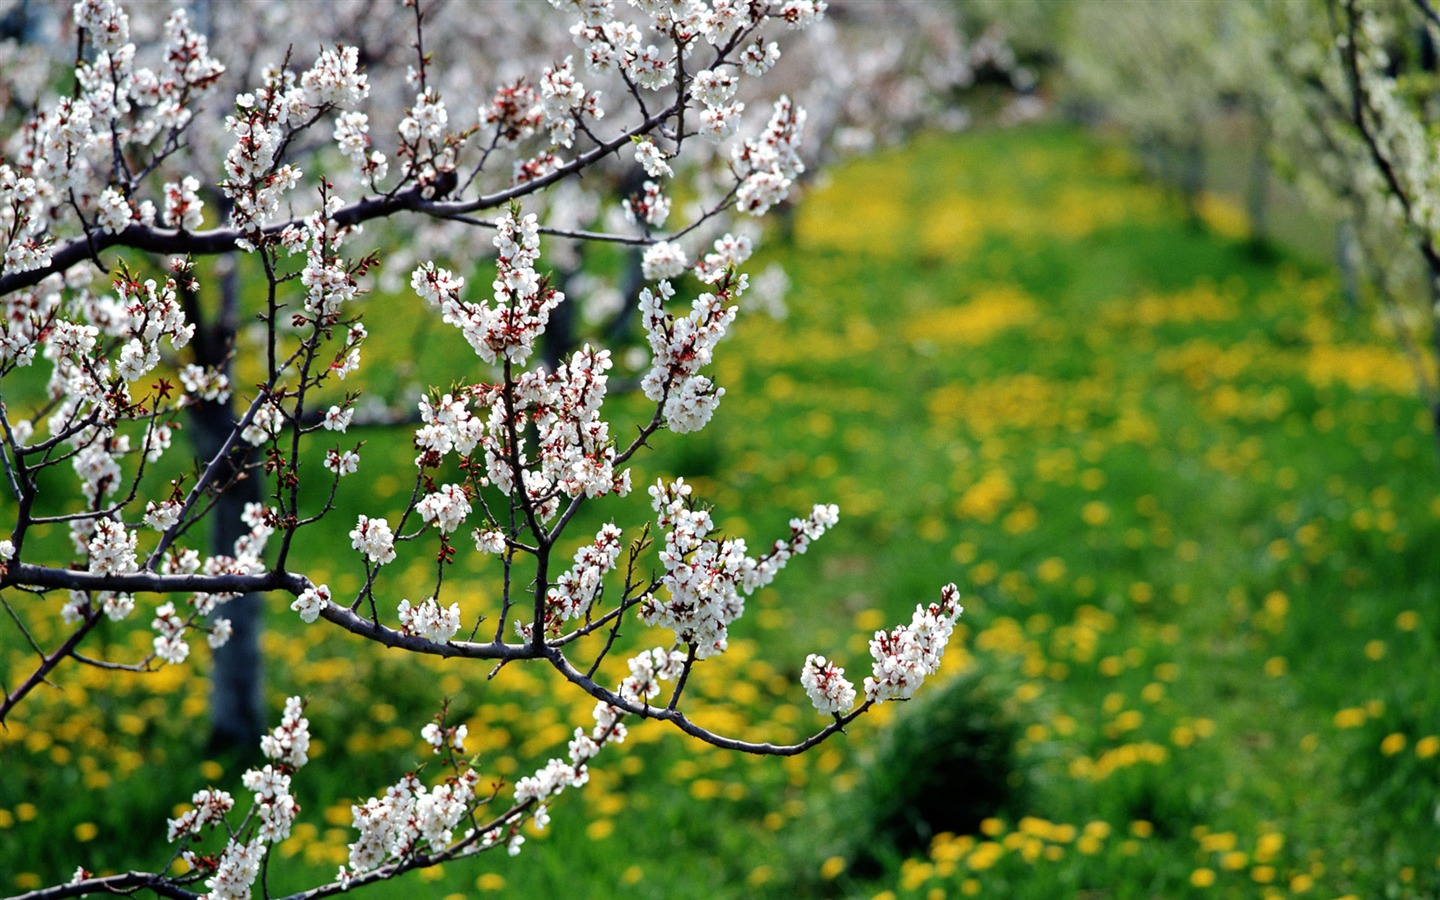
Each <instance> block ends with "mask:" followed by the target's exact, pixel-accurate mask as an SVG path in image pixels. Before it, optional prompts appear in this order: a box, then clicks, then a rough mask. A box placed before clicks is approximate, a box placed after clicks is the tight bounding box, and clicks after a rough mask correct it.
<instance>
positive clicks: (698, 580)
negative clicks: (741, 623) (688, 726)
mask: <svg viewBox="0 0 1440 900" xmlns="http://www.w3.org/2000/svg"><path fill="white" fill-rule="evenodd" d="M691 494H692V489H691V486H690V485H688V484H686V483H685V481H684V479H676V480H675V481H674V482H671V483H669V484H666V483H665V482H664V481H659V482H656V483H655V484H654V485H652V486H651V488H650V497H651V505H652V506H653V507H654V509H655V511H656V512H657V513H658V514H659V516H658V522H659V524H660V527H662V528H665V529H667V531H666V534H665V549H664V550H662V551H661V553H660V561H661V563H662V564H663V565H664V566H665V576H664V578H663V579H662V584H663V586H664V588H665V591H666V593H668V594H669V599H668V600H662V599H661V598H660V597H658V596H656V595H654V594H651V595H649V596H647V597H646V598H645V599H644V600H643V601H642V602H641V604H640V616H641V618H642V619H643V620H644V621H645V622H646V623H648V624H651V625H661V626H664V627H666V628H671V629H673V630H674V631H675V639H676V641H678V642H679V643H681V644H687V645H694V647H695V655H696V657H697V658H701V659H703V658H705V657H709V656H713V655H715V654H717V653H720V652H722V651H724V650H725V648H726V646H727V640H728V629H729V625H730V623H732V622H734V621H735V620H736V619H737V618H739V617H740V615H741V614H742V613H743V612H744V611H745V601H744V599H743V598H742V597H741V596H740V594H741V592H742V591H743V592H744V593H746V594H751V593H753V592H755V591H756V590H758V589H759V588H761V587H764V586H765V585H766V584H768V583H769V582H770V581H771V580H772V579H773V578H774V577H775V574H776V572H778V571H779V570H780V569H781V568H783V567H784V565H785V564H786V563H787V562H788V561H789V560H790V558H791V557H792V556H794V555H796V554H798V553H804V552H805V550H806V548H807V547H808V546H809V542H810V541H811V540H812V539H813V538H816V537H819V536H820V535H821V534H823V533H824V532H825V530H826V529H828V528H829V527H830V526H831V525H833V524H835V522H836V521H837V515H838V514H837V511H836V509H835V507H834V506H816V507H815V509H814V510H813V511H812V513H811V515H810V516H809V517H808V518H806V519H795V520H792V522H791V538H790V540H789V541H776V542H775V545H774V546H773V547H772V549H771V551H770V553H768V554H765V555H763V556H760V557H758V558H752V557H750V556H748V555H746V551H747V547H746V544H745V541H744V540H743V539H741V538H723V537H720V536H719V535H718V532H717V529H716V528H715V523H714V521H713V519H712V518H711V516H710V511H709V510H707V509H704V508H703V507H699V506H698V505H697V504H696V503H695V501H694V500H693V499H692V497H691Z"/></svg>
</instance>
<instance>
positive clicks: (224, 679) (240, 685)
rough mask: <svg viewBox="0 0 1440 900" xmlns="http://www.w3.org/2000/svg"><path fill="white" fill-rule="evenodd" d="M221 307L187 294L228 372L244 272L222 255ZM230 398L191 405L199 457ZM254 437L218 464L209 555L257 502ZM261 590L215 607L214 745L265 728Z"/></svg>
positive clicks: (240, 531)
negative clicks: (224, 634)
mask: <svg viewBox="0 0 1440 900" xmlns="http://www.w3.org/2000/svg"><path fill="white" fill-rule="evenodd" d="M215 274H216V279H215V281H216V282H217V284H218V286H219V294H220V296H219V301H220V303H219V308H218V309H217V310H215V312H214V315H213V316H212V317H209V318H208V321H207V319H206V317H203V316H201V315H200V314H199V313H200V303H199V300H198V298H196V297H194V296H193V295H189V294H187V295H186V296H185V300H186V302H187V307H188V309H187V313H188V314H189V315H190V318H191V321H193V322H195V323H196V329H195V339H194V342H193V344H194V347H195V356H196V362H197V363H199V364H200V365H202V366H206V367H207V368H216V369H219V370H221V371H224V372H225V373H226V374H227V375H228V374H229V370H230V362H229V360H230V354H231V351H232V349H233V347H234V345H235V332H236V327H237V322H238V317H239V308H240V297H239V293H240V290H239V278H238V275H237V273H236V267H235V262H234V260H233V259H231V258H229V257H222V258H221V259H220V260H219V261H217V264H216V273H215ZM232 402H233V401H232V400H226V401H225V402H223V403H221V402H212V401H206V402H202V403H199V404H196V405H195V406H194V407H192V408H191V410H190V432H191V440H192V441H194V444H195V450H196V453H197V456H198V458H199V459H200V460H201V465H202V466H204V465H208V464H209V462H210V460H213V459H214V458H215V457H216V456H217V455H218V454H219V453H220V451H221V449H222V448H223V447H224V445H225V441H226V439H227V438H229V436H230V433H231V432H232V431H233V430H234V428H235V422H236V421H237V419H238V418H239V417H238V416H237V415H236V412H235V410H234V408H233V407H232ZM254 458H255V457H254V449H253V448H252V447H250V445H249V444H243V443H242V444H240V445H239V446H232V447H231V448H230V454H229V458H228V460H227V461H226V463H225V465H224V466H223V467H222V468H221V469H220V470H219V472H218V476H219V477H218V478H216V480H215V488H216V489H218V490H221V491H222V493H221V494H220V496H219V498H218V499H217V500H216V502H215V507H214V509H212V510H211V511H210V515H209V516H208V517H207V518H208V519H209V522H210V535H209V550H210V553H211V554H212V555H218V556H233V555H234V554H235V541H236V539H237V538H239V537H241V536H242V535H245V534H247V533H248V532H249V531H250V529H249V526H247V525H246V524H245V522H244V519H243V516H244V513H245V504H247V503H258V502H260V499H261V497H260V482H259V481H258V480H256V479H255V478H254V477H253V475H247V474H246V469H247V467H248V466H249V465H250V463H252V462H253V461H254ZM261 608H262V595H260V594H245V595H243V596H240V597H236V598H235V599H233V600H231V601H229V602H228V603H225V604H224V605H222V606H221V607H220V608H219V609H217V610H216V612H215V615H216V616H217V617H219V618H225V619H229V620H230V626H231V629H232V632H231V635H230V640H229V641H227V642H226V643H225V645H224V646H223V647H220V648H219V649H217V650H216V651H215V654H214V669H213V671H212V673H211V676H210V740H209V747H210V748H211V749H212V750H222V749H230V748H237V749H246V748H254V747H255V746H256V742H257V741H259V739H260V735H261V733H262V732H263V731H264V728H265V710H264V691H263V684H264V681H263V674H264V672H263V667H262V665H261V659H260V629H261Z"/></svg>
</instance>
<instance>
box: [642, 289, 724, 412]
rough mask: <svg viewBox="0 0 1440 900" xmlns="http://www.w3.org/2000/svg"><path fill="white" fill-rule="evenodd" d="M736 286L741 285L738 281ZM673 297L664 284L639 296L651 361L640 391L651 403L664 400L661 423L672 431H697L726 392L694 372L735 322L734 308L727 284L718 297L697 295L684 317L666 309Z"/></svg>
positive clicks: (673, 292) (672, 290) (702, 364)
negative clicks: (729, 302)
mask: <svg viewBox="0 0 1440 900" xmlns="http://www.w3.org/2000/svg"><path fill="white" fill-rule="evenodd" d="M735 287H737V288H738V287H740V284H739V282H737V283H736V285H735ZM674 296H675V289H674V287H672V286H671V284H670V282H668V281H662V282H660V284H659V285H658V286H657V288H656V289H655V290H654V291H651V290H650V289H649V288H646V289H645V290H644V291H643V292H641V294H640V315H641V322H642V323H643V324H644V326H645V333H646V337H647V339H648V340H649V343H650V350H651V353H652V355H653V360H654V361H653V362H652V364H651V366H650V370H649V371H647V372H646V373H645V377H644V378H643V379H642V380H641V382H640V388H641V390H643V391H644V392H645V396H646V397H648V398H649V399H651V400H654V401H657V402H660V401H663V402H664V410H663V411H664V416H665V422H666V425H667V426H668V427H669V428H670V430H671V431H675V432H687V431H698V430H699V429H701V428H703V427H705V425H706V424H707V423H708V422H709V421H710V417H711V416H712V415H714V413H715V408H716V407H717V406H718V405H719V404H720V398H721V397H722V396H724V394H725V389H724V388H722V387H718V386H716V385H715V383H714V382H712V381H711V380H710V379H709V377H707V376H705V375H700V374H698V373H699V370H700V369H701V367H703V366H705V365H707V364H708V363H709V362H710V360H711V358H712V356H713V354H714V350H715V345H716V344H717V343H719V341H720V339H721V338H723V337H724V336H725V332H726V330H727V329H728V328H729V326H730V324H731V323H732V322H734V321H735V314H736V312H737V307H735V306H726V305H725V301H726V300H727V299H729V298H730V296H731V294H730V293H729V286H728V285H726V286H722V289H721V291H720V293H718V294H701V295H700V296H699V297H697V298H696V299H695V302H694V303H693V304H692V306H691V309H690V312H689V314H688V315H686V316H683V317H677V316H675V315H674V314H672V313H670V312H668V311H667V310H666V309H665V307H664V304H665V301H667V300H670V299H671V298H673V297H674Z"/></svg>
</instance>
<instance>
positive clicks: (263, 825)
mask: <svg viewBox="0 0 1440 900" xmlns="http://www.w3.org/2000/svg"><path fill="white" fill-rule="evenodd" d="M303 713H304V704H303V703H302V702H301V700H300V698H299V697H291V698H289V699H288V700H286V701H285V713H284V716H283V717H282V719H281V722H280V724H279V725H278V726H276V727H275V728H274V729H273V730H272V731H270V732H269V733H268V734H266V735H265V736H264V737H263V738H261V742H260V749H261V752H262V753H263V754H264V755H265V757H266V758H267V759H269V760H270V762H269V763H267V764H266V765H265V766H263V767H259V768H251V769H248V770H247V771H246V772H245V773H244V775H242V776H241V782H242V783H243V784H244V785H245V789H246V790H248V791H250V792H251V793H252V805H251V808H250V814H249V815H247V816H246V818H245V822H244V823H243V825H242V827H241V828H240V830H239V831H238V832H237V831H234V830H230V826H229V824H228V823H227V821H226V816H227V815H228V814H229V813H230V811H231V810H232V809H234V807H235V800H234V798H233V797H231V796H230V794H228V793H226V792H225V791H220V790H216V789H214V788H207V789H206V790H202V791H199V792H197V793H196V794H195V795H194V796H193V797H192V798H191V801H190V802H191V806H192V808H191V809H190V810H189V811H187V812H185V813H182V814H181V815H180V816H178V817H176V818H174V819H170V820H169V821H168V827H167V831H166V834H167V838H168V839H169V841H170V842H171V843H175V842H176V841H184V842H186V843H193V842H195V841H199V840H200V839H201V837H202V832H204V831H205V830H207V829H216V828H218V827H220V826H225V827H226V829H227V831H228V841H227V843H226V845H225V848H224V850H223V851H222V852H221V853H220V855H219V858H218V859H217V858H215V857H212V856H201V855H199V854H196V853H195V852H194V851H192V850H188V849H187V850H185V851H183V853H182V856H183V857H184V859H185V860H186V861H187V862H188V863H189V864H190V866H191V867H192V868H198V869H199V870H200V871H201V872H207V873H209V877H208V878H206V880H205V886H206V887H207V888H209V889H210V895H209V896H211V897H218V898H225V900H249V897H250V895H251V888H252V886H253V885H254V883H255V879H256V878H257V877H259V874H260V864H261V862H262V861H263V860H264V857H265V853H266V849H267V846H269V845H274V844H278V843H279V842H281V841H283V840H285V839H286V838H288V837H289V836H290V832H291V827H292V826H293V825H294V822H295V817H296V816H297V815H298V814H299V813H300V805H299V804H298V803H296V802H295V797H294V796H293V795H292V794H291V792H290V783H291V776H292V775H294V773H295V772H296V771H298V770H299V769H300V768H301V767H302V766H304V765H305V764H306V763H307V762H308V761H309V755H308V754H309V748H310V726H309V722H308V721H307V720H306V719H305V717H304V715H303Z"/></svg>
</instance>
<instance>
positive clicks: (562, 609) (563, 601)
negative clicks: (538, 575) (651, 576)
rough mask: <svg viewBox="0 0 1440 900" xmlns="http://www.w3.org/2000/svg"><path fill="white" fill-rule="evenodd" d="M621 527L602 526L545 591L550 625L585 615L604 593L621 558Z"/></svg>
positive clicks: (613, 525) (546, 613) (612, 525)
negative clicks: (608, 575) (570, 564)
mask: <svg viewBox="0 0 1440 900" xmlns="http://www.w3.org/2000/svg"><path fill="white" fill-rule="evenodd" d="M620 536H621V531H620V529H619V528H617V527H616V526H615V524H614V523H613V522H612V523H608V524H606V525H603V526H601V528H600V531H599V532H598V533H596V535H595V540H594V541H592V542H590V543H588V544H585V545H583V546H582V547H581V548H580V549H579V550H576V551H575V562H574V564H573V565H572V566H571V567H570V568H569V569H568V570H567V571H565V572H564V573H563V574H562V575H561V576H560V577H559V578H558V579H556V580H555V586H554V587H552V588H551V589H550V592H549V593H548V594H546V595H545V619H546V622H545V624H546V626H547V628H552V627H557V626H558V625H559V623H561V622H564V621H566V620H567V619H576V618H579V617H580V616H583V615H585V613H586V612H588V611H589V610H590V606H591V604H593V603H594V602H595V600H596V598H598V597H599V596H600V591H601V588H602V587H603V586H604V578H605V575H606V574H607V573H608V572H610V571H611V570H612V569H614V568H615V562H616V560H618V559H619V558H620Z"/></svg>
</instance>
